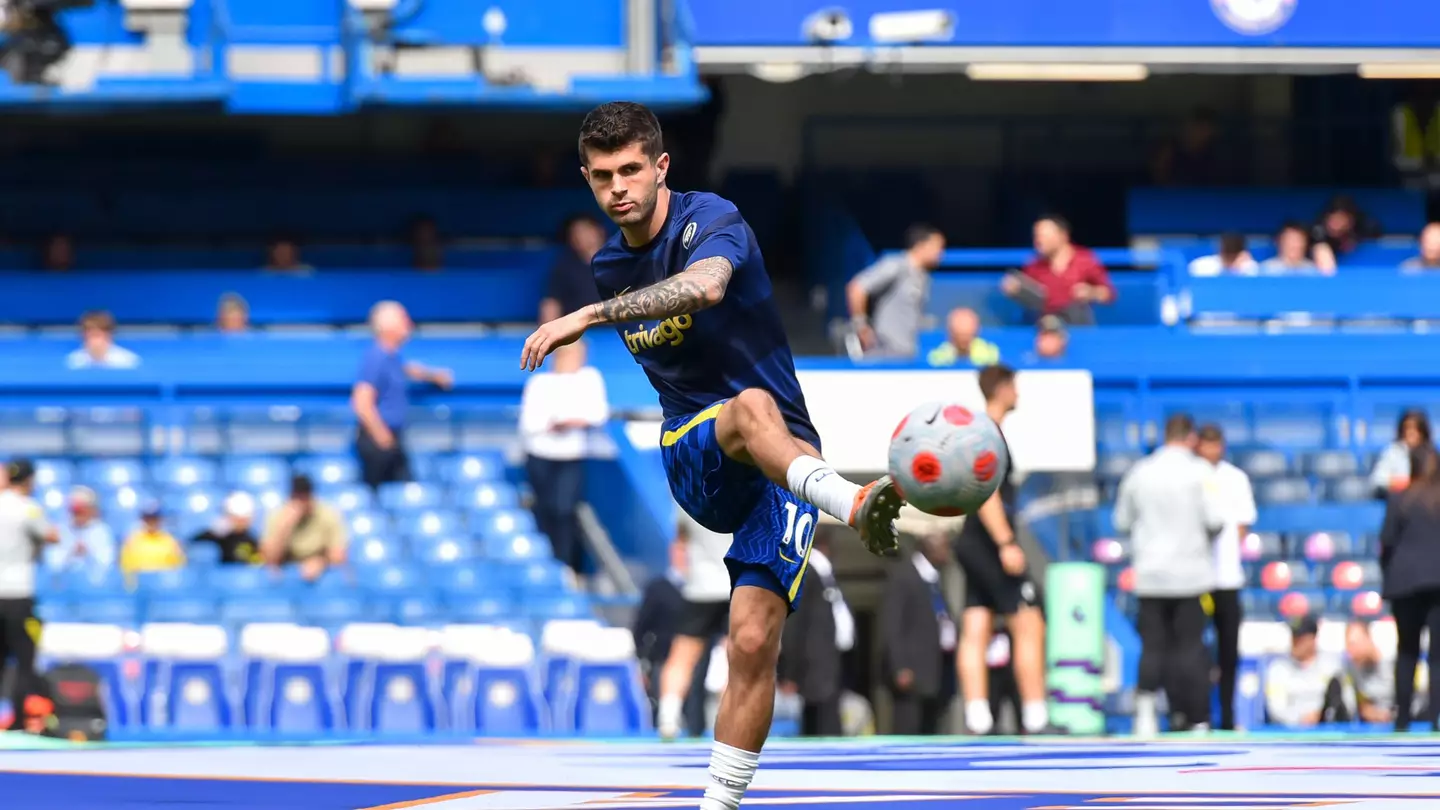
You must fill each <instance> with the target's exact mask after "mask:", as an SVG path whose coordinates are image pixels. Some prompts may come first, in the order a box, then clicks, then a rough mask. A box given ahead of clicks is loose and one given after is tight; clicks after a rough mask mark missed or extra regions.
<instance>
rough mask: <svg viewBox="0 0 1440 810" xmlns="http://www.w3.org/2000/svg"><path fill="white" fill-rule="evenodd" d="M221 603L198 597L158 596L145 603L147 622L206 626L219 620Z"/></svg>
mask: <svg viewBox="0 0 1440 810" xmlns="http://www.w3.org/2000/svg"><path fill="white" fill-rule="evenodd" d="M219 615H220V610H219V603H218V602H217V600H215V599H206V598H202V597H198V596H178V595H176V596H156V597H152V598H150V599H148V600H146V602H145V621H147V622H188V623H191V624H204V623H207V622H214V621H216V620H217V619H218V618H219Z"/></svg>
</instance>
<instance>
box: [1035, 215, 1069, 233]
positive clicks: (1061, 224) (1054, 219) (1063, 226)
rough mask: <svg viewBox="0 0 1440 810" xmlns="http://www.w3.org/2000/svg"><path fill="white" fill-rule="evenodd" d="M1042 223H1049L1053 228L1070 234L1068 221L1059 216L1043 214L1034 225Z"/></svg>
mask: <svg viewBox="0 0 1440 810" xmlns="http://www.w3.org/2000/svg"><path fill="white" fill-rule="evenodd" d="M1042 222H1049V223H1051V224H1053V225H1054V226H1055V227H1057V228H1059V229H1060V230H1062V231H1064V232H1065V233H1070V220H1068V219H1066V218H1065V217H1063V216H1061V215H1060V214H1044V215H1042V216H1041V217H1040V218H1039V219H1037V220H1035V224H1036V225H1039V224H1040V223H1042Z"/></svg>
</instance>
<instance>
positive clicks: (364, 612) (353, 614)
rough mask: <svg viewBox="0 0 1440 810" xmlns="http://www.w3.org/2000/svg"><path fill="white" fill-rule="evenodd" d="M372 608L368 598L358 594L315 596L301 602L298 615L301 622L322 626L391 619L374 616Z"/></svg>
mask: <svg viewBox="0 0 1440 810" xmlns="http://www.w3.org/2000/svg"><path fill="white" fill-rule="evenodd" d="M371 607H372V605H371V604H369V603H368V600H367V599H366V597H364V596H362V595H361V594H360V593H358V592H357V593H353V594H351V595H349V596H338V595H336V596H330V595H315V596H310V597H307V598H303V599H301V600H299V603H298V610H297V613H298V615H299V617H300V621H302V622H304V623H306V624H313V625H320V626H328V625H337V624H345V623H347V622H359V621H365V620H367V619H372V618H378V619H389V618H390V617H389V616H376V615H374V611H372V610H371Z"/></svg>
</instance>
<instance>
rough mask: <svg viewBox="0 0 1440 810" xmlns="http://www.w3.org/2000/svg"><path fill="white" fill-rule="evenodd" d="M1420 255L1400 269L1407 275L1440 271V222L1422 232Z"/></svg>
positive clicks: (1401, 265)
mask: <svg viewBox="0 0 1440 810" xmlns="http://www.w3.org/2000/svg"><path fill="white" fill-rule="evenodd" d="M1419 247H1420V255H1418V256H1415V257H1413V258H1409V259H1406V260H1405V261H1404V262H1402V263H1401V264H1400V269H1401V270H1403V271H1405V272H1406V273H1423V272H1429V271H1432V270H1440V222H1432V223H1430V224H1429V225H1426V226H1425V228H1424V229H1423V230H1421V231H1420V245H1419Z"/></svg>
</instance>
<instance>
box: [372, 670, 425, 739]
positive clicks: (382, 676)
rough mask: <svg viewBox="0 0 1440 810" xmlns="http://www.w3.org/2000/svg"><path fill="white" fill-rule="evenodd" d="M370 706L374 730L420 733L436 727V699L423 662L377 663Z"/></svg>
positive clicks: (373, 676)
mask: <svg viewBox="0 0 1440 810" xmlns="http://www.w3.org/2000/svg"><path fill="white" fill-rule="evenodd" d="M372 666H373V675H372V676H371V682H372V684H373V686H372V688H371V694H370V701H369V709H370V727H371V728H372V729H374V730H375V731H379V732H388V733H401V734H406V733H408V734H419V733H423V732H427V731H433V730H434V729H435V726H436V714H435V701H434V697H433V695H432V693H431V683H430V678H429V675H428V673H427V672H426V670H425V665H424V664H423V663H419V662H417V663H388V662H387V663H376V664H373V665H372Z"/></svg>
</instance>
